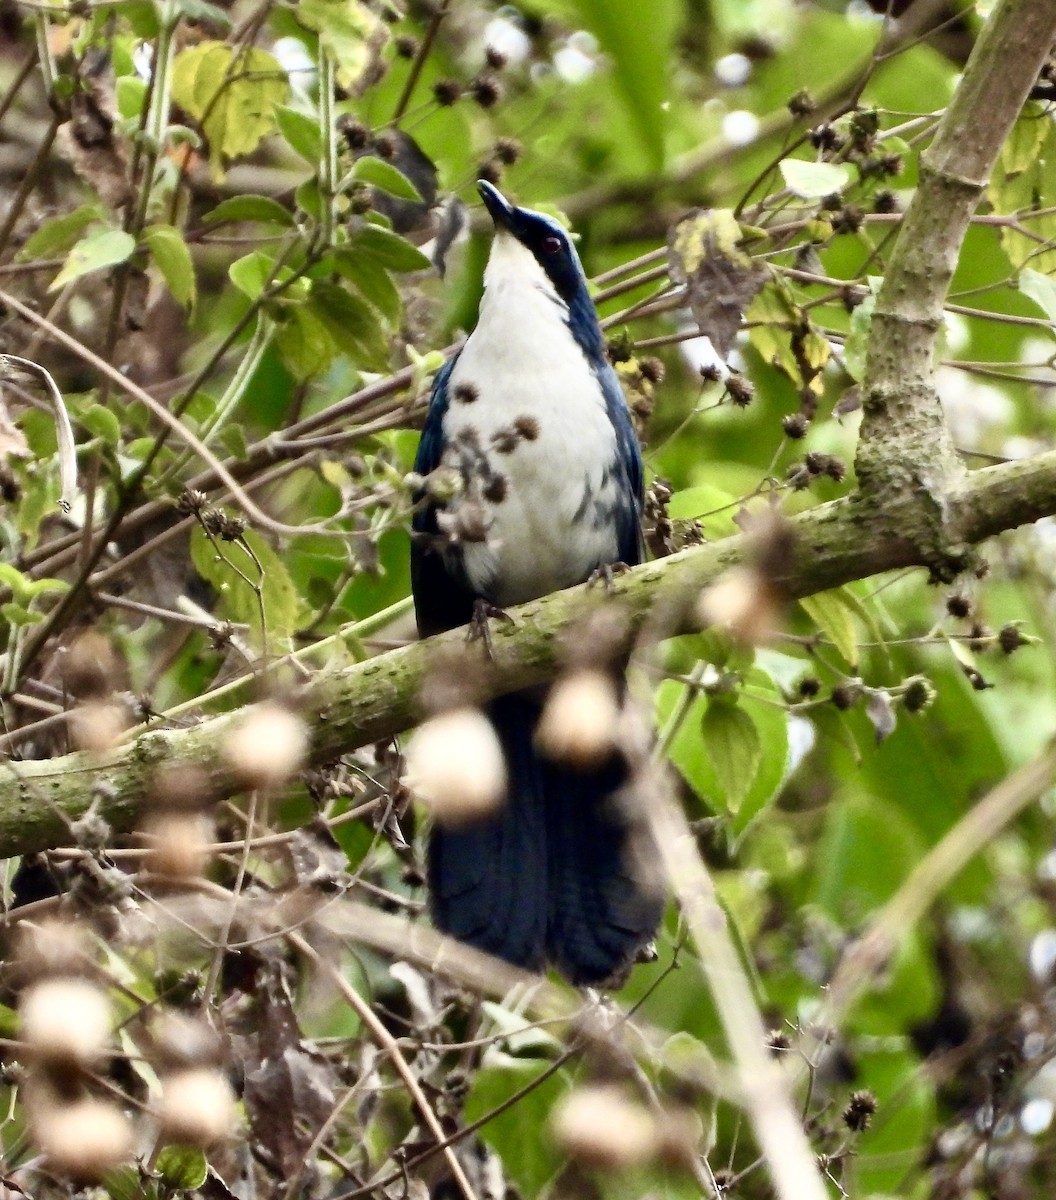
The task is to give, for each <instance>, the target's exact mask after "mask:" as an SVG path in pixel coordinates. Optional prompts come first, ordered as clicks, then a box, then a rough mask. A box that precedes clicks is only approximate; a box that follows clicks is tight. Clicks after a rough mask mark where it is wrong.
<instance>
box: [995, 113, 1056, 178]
mask: <svg viewBox="0 0 1056 1200" xmlns="http://www.w3.org/2000/svg"><path fill="white" fill-rule="evenodd" d="M1048 125H1049V115H1048V113H1047V112H1046V111H1045V105H1044V104H1041V103H1040V102H1039V101H1037V100H1028V101H1027V102H1026V104H1024V105H1023V111H1022V112H1021V113H1020V115H1019V116H1018V117H1017V118H1016V123H1015V125H1013V126H1012V131H1011V133H1009V135H1008V137H1007V138H1006V139H1005V144H1004V145H1003V146H1002V147H1001V156H1000V159H999V160H998V161H999V163H1000V167H1001V170H1002V172H1003V173H1004V174H1005V176H1006V177H1008V178H1014V177H1015V176H1016V175H1021V174H1022V173H1023V172H1024V171H1027V170H1029V169H1030V168H1031V167H1032V166H1033V165H1034V163H1035V162H1036V161H1037V159H1038V155H1039V154H1040V153H1041V148H1042V146H1043V145H1044V144H1045V137H1046V134H1047V133H1048Z"/></svg>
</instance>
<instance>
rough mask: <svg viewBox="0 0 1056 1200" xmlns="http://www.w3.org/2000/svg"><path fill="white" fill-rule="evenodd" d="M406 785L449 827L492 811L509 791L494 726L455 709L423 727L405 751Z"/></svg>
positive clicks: (469, 710) (478, 715)
mask: <svg viewBox="0 0 1056 1200" xmlns="http://www.w3.org/2000/svg"><path fill="white" fill-rule="evenodd" d="M405 782H406V784H407V786H408V787H409V788H410V789H411V791H412V792H413V793H414V795H415V796H416V797H417V798H418V799H419V800H421V801H422V803H423V804H426V805H428V807H429V808H430V809H432V811H433V815H434V816H435V817H436V819H437V820H438V821H439V822H441V823H442V824H445V825H464V824H467V823H469V822H472V821H476V820H479V819H480V818H481V817H484V816H486V815H487V814H488V813H490V812H493V811H494V810H495V809H496V808H497V807H498V806H499V805H500V804H501V803H502V800H503V796H504V794H505V791H506V764H505V762H504V761H503V757H502V747H501V746H500V745H499V739H498V736H497V735H496V733H495V730H494V728H493V727H492V724H491V722H490V721H489V720H488V719H487V717H485V716H484V714H483V713H482V712H480V711H479V710H478V709H475V708H456V709H452V710H451V711H450V712H445V713H440V714H439V715H438V716H435V717H432V718H431V719H430V720H428V721H426V722H425V724H423V725H420V726H419V727H418V729H417V731H416V732H415V734H414V736H413V737H412V738H411V741H410V744H409V745H408V747H407V774H406V778H405Z"/></svg>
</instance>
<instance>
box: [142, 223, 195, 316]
mask: <svg viewBox="0 0 1056 1200" xmlns="http://www.w3.org/2000/svg"><path fill="white" fill-rule="evenodd" d="M143 240H144V241H145V242H146V243H147V249H148V250H149V251H150V255H151V258H153V259H154V262H155V263H156V264H157V267H158V270H159V271H160V272H161V274H162V277H163V278H164V280H165V283H166V284H167V285H168V288H169V291H170V292H172V295H173V298H174V299H175V300H176V303H177V304H181V305H182V306H183V307H184V308H186V309H189V310H190V311H192V312H193V311H194V305H195V301H196V300H197V298H198V288H197V283H196V280H195V276H194V263H193V261H192V260H191V252H190V250H189V249H188V248H187V243H186V242H185V241H184V240H183V237H182V236H181V234H180V231H179V230H178V229H175V228H174V227H173V226H172V225H151V226H149V227H148V228H147V229H145V230H144V231H143Z"/></svg>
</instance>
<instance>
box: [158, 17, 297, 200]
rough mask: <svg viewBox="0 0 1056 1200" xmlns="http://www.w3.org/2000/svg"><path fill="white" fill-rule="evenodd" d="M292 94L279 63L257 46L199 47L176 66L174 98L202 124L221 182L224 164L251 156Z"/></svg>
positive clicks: (212, 44)
mask: <svg viewBox="0 0 1056 1200" xmlns="http://www.w3.org/2000/svg"><path fill="white" fill-rule="evenodd" d="M289 90H290V85H289V81H288V80H287V78H286V75H285V72H284V71H283V69H282V67H281V65H280V64H279V61H278V59H276V58H275V57H274V55H271V54H268V53H267V51H265V50H258V49H257V48H256V47H255V46H250V47H239V48H237V49H236V48H233V47H231V46H228V45H226V44H225V43H224V42H215V41H205V42H200V43H199V44H198V45H197V46H193V47H191V48H190V49H189V50H183V51H181V52H180V53H179V54H178V55H177V56H176V60H175V62H174V63H173V68H172V97H173V99H174V100H175V101H176V103H177V104H179V105H180V106H181V108H184V109H186V110H187V112H189V113H190V114H191V116H193V117H194V118H195V120H197V121H200V122H201V125H202V130H203V132H204V133H205V136H206V137H207V138H208V139H209V152H210V161H211V163H212V167H213V174H214V176H216V177H217V178H219V177H222V175H223V160H224V159H229V158H237V157H239V156H240V155H244V154H250V153H252V152H253V151H254V150H255V149H256V148H257V146H258V145H260V142H261V140H262V139H263V138H264V137H265V136H266V135H267V134H269V133H271V132H272V130H273V129H274V128H275V106H276V105H277V104H282V103H283V102H284V101H285V99H286V97H287V95H288V94H289Z"/></svg>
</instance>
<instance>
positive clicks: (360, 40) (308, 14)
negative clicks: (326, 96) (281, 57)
mask: <svg viewBox="0 0 1056 1200" xmlns="http://www.w3.org/2000/svg"><path fill="white" fill-rule="evenodd" d="M297 20H298V21H299V22H300V23H301V24H302V25H306V26H307V27H308V28H309V29H314V30H315V32H316V33H318V35H319V42H320V44H321V45H322V47H323V48H324V49H325V50H326V51H327V52H328V53H329V54H331V55H333V57H334V61H335V63H336V65H337V82H338V83H339V84H340V85H341V86H342V87H344V88H347V89H351V88H352V87H353V85H354V84H355V83H356V82H357V80H358V79H359V77H360V76H361V75H362V74H363V71H364V70H365V69H366V68H367V67H368V66H369V65H370V63H371V61H372V54H373V53H374V52H373V51H372V49H371V47H372V46H374V47H378V43H379V41H381V40H383V39H384V38H385V36H386V32H385V26H384V25H383V24H382V23H381V22H380V21H379V20H378V18H377V16H375V14H374V13H372V12H371V11H370V9H369V8H368V7H367V6H366V5H365V4H363V3H361V2H360V0H299V3H298V5H297ZM379 48H380V47H379Z"/></svg>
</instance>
